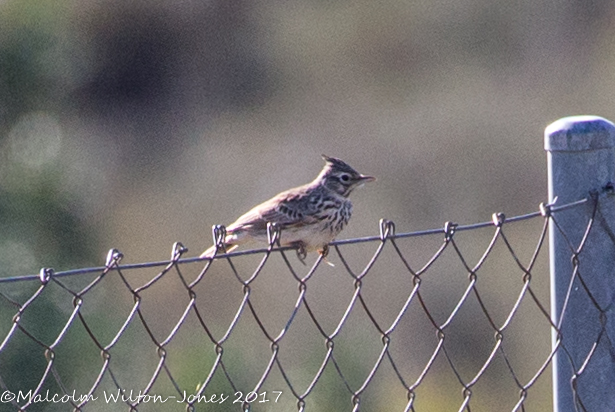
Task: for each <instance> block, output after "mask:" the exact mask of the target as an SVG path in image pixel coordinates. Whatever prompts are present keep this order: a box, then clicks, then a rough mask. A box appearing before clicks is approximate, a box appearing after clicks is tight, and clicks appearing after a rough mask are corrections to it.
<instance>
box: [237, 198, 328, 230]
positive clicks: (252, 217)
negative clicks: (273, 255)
mask: <svg viewBox="0 0 615 412" xmlns="http://www.w3.org/2000/svg"><path fill="white" fill-rule="evenodd" d="M300 189H301V188H296V189H291V190H288V191H286V192H282V193H280V194H278V195H277V196H275V197H273V198H271V199H269V200H268V201H266V202H264V203H261V204H260V205H258V206H256V207H254V208H253V209H251V210H250V211H248V212H247V213H246V214H244V215H242V216H241V217H239V219H237V220H236V221H235V222H233V223H232V224H231V225H229V226H228V228H227V231H229V232H234V231H237V230H242V229H247V228H251V229H254V230H263V231H266V230H267V223H269V222H275V223H277V224H278V225H280V227H281V229H285V228H289V227H299V226H303V225H306V224H311V223H314V222H316V221H317V220H318V218H317V216H316V212H317V211H318V208H316V207H315V205H314V204H313V203H310V195H309V191H305V190H300Z"/></svg>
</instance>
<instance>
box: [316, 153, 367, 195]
mask: <svg viewBox="0 0 615 412" xmlns="http://www.w3.org/2000/svg"><path fill="white" fill-rule="evenodd" d="M322 158H323V159H325V162H326V164H325V167H323V169H322V171H321V172H320V174H319V175H318V177H317V178H316V180H317V181H319V182H320V184H322V185H323V186H325V187H326V188H327V189H329V190H332V191H334V192H335V193H337V194H339V195H341V196H344V197H347V196H348V195H349V194H350V192H352V191H353V190H354V189H355V188H357V187H360V186H363V184H365V183H367V182H372V181H374V180H376V178H375V177H372V176H366V175H362V174H361V173H359V172H357V171H356V170H354V169H353V168H352V167H350V165H349V164H348V163H346V162H344V161H343V160H340V159H337V158H335V157H329V156H325V155H322Z"/></svg>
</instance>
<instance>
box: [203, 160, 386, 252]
mask: <svg viewBox="0 0 615 412" xmlns="http://www.w3.org/2000/svg"><path fill="white" fill-rule="evenodd" d="M322 157H323V159H325V161H326V164H325V167H324V168H323V169H322V171H321V172H320V174H319V175H318V177H316V179H314V181H312V182H311V183H308V184H306V185H303V186H299V187H296V188H294V189H290V190H286V191H284V192H282V193H280V194H278V195H276V196H274V197H273V198H271V199H269V200H267V201H266V202H264V203H261V204H260V205H258V206H256V207H254V208H253V209H252V210H250V211H249V212H248V213H246V214H244V215H243V216H241V217H240V218H239V219H237V220H236V221H235V222H233V223H231V224H230V225H229V226H227V227H226V238H225V239H224V245H223V246H224V247H223V248H221V249H222V250H221V252H222V251H224V250H226V251H227V252H230V251H231V250H233V249H235V248H236V247H237V246H238V245H240V244H243V243H246V242H250V241H260V242H267V223H275V224H276V225H277V226H278V227H279V228H280V229H281V232H280V239H279V240H280V245H281V246H293V247H295V248H297V254H298V256H299V257H300V259H302V260H303V258H304V257H305V256H306V254H307V253H308V252H313V251H318V252H319V253H320V254H321V255H323V256H326V255H327V252H328V244H329V243H330V242H331V241H333V239H335V237H336V236H337V235H338V234H339V233H340V232H341V231H342V229H343V228H344V226H346V224H347V223H348V220H350V215H351V214H352V203H351V202H350V200H348V195H350V192H352V191H353V190H354V189H355V188H357V187H360V186H362V185H363V184H364V183H366V182H371V181H373V180H375V178H373V177H371V176H365V175H362V174H361V173H359V172H357V171H356V170H354V169H353V168H352V167H350V166H349V165H348V164H347V163H345V162H343V161H342V160H340V159H336V158H334V157H328V156H325V155H323V156H322ZM215 253H216V246H215V245H214V246H212V247H210V248H209V249H207V250H206V251H205V252H203V254H202V255H201V257H213V256H214V254H215Z"/></svg>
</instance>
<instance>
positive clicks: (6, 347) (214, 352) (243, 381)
mask: <svg viewBox="0 0 615 412" xmlns="http://www.w3.org/2000/svg"><path fill="white" fill-rule="evenodd" d="M590 201H594V202H595V205H596V206H595V209H594V210H597V208H598V204H599V202H598V200H595V199H594V200H592V199H591V198H588V199H584V200H581V201H578V202H575V203H572V204H568V205H564V206H558V207H555V206H554V205H541V207H540V210H539V211H537V212H534V213H530V214H527V215H522V216H516V217H513V218H506V217H505V216H504V215H503V214H501V213H498V214H494V215H493V219H492V221H489V222H483V223H479V224H473V225H466V226H462V225H457V224H454V223H452V222H447V223H446V224H445V225H444V227H443V228H438V229H433V230H427V231H418V232H408V233H397V232H396V227H395V224H394V223H393V222H392V221H389V220H381V222H380V225H379V234H378V235H377V236H371V237H365V238H357V239H347V240H340V241H336V242H334V243H332V245H331V248H330V249H331V251H330V253H329V256H328V257H327V258H326V261H325V259H324V258H323V257H322V256H317V257H316V256H313V257H308V258H307V260H306V262H302V261H300V260H299V259H297V257H296V256H295V251H294V250H292V249H289V248H280V247H279V246H277V245H276V241H277V239H278V238H279V229H278V228H276V227H270V228H269V229H270V230H269V243H270V244H269V247H268V248H266V249H253V250H246V251H242V252H234V253H228V254H219V255H217V256H216V257H214V258H213V259H199V258H184V257H183V256H184V255H185V254H186V252H187V249H186V248H185V247H184V246H183V245H181V244H180V243H176V244H175V245H173V249H172V254H171V258H170V259H168V260H166V261H161V262H149V263H140V264H123V263H122V260H123V255H122V253H121V252H120V251H118V250H111V251H110V252H109V254H108V256H107V259H106V262H105V265H104V266H103V267H96V268H84V269H77V270H70V271H64V272H54V271H53V270H52V269H47V268H45V269H42V270H41V271H40V273H39V274H38V275H31V276H18V277H11V278H2V279H0V339H1V341H0V388H1V389H2V394H1V396H2V398H1V399H0V401H1V402H2V403H0V409H1V410H7V411H8V410H24V411H26V410H41V409H40V407H41V406H40V405H44V408H45V409H44V410H46V411H47V410H51V411H54V410H58V411H64V410H71V409H74V410H80V411H106V410H118V408H119V407H122V406H124V407H125V408H126V409H127V410H131V411H137V410H138V411H158V410H165V411H166V410H170V411H172V410H188V411H192V410H216V411H217V410H220V411H225V410H228V411H238V410H244V411H248V410H253V411H278V410H279V411H288V410H297V411H304V410H305V411H331V410H336V411H342V410H349V411H350V410H352V411H358V410H366V411H371V410H390V411H396V410H399V411H422V410H427V411H431V410H443V411H444V410H459V411H470V410H472V411H476V410H479V411H480V410H485V411H490V410H511V411H525V410H547V409H549V408H550V407H551V405H552V403H551V402H552V401H551V396H552V395H551V372H550V368H549V365H550V364H551V363H552V359H553V356H554V354H555V352H556V351H560V352H562V351H563V352H564V353H565V352H566V345H565V339H562V338H563V337H562V336H561V333H560V326H561V322H562V319H558V320H555V321H552V320H551V317H550V314H549V303H548V302H549V273H548V264H547V256H546V255H547V251H546V243H547V242H546V241H545V239H546V234H547V232H548V228H549V226H550V225H555V226H556V227H557V230H559V231H560V232H561V233H562V234H563V235H564V236H565V233H566V228H565V227H561V226H560V225H559V223H558V220H557V215H558V212H559V211H561V210H565V209H571V208H576V207H579V206H580V205H582V204H584V203H587V202H590ZM594 218H595V216H592V217H591V218H589V219H588V220H586V221H579V222H577V223H578V224H579V225H585V227H586V228H587V230H586V231H587V232H588V233H589V231H590V230H591V228H592V225H593V222H594ZM223 231H224V228H223V227H216V228H214V241H215V242H217V243H218V244H220V242H221V239H224V236H223V235H222V234H223ZM583 247H584V242H581V244H580V245H573V244H570V253H571V259H573V261H574V262H575V264H574V270H573V272H572V273H571V274H570V279H571V282H570V284H571V287H573V285H577V283H580V284H581V285H582V286H583V287H585V283H584V282H583V276H582V275H581V272H582V271H580V270H579V264H578V262H579V261H578V256H579V255H580V254H581V253H582V251H583ZM310 259H311V260H310ZM327 263H329V264H327ZM333 265H334V266H333ZM586 292H587V295H588V296H589V297H590V300H591V302H592V303H593V304H594V305H596V307H597V309H598V313H599V316H600V317H601V319H602V318H604V317H606V316H607V313H608V310H609V309H608V308H601V307H600V306H599V305H598V304H597V303H596V300H595V299H592V298H591V297H592V291H591V290H589V289H587V288H586ZM603 324H604V322H603ZM553 331H555V333H556V335H557V336H558V339H557V340H556V343H555V345H554V347H553V348H552V347H551V333H552V332H553ZM604 331H605V328H603V329H602V332H601V333H600V334H599V335H598V336H596V342H599V341H601V340H608V342H609V345H610V348H611V349H613V343H612V341H611V340H610V338H609V337H608V334H606V333H604ZM614 352H615V351H614ZM592 353H593V352H592V350H591V349H590V350H589V352H588V354H587V359H586V362H584V364H583V365H573V367H574V371H575V374H574V376H572V377H571V378H572V384H573V385H574V384H575V381H576V380H577V379H578V377H579V376H581V375H582V374H583V373H584V367H585V365H586V364H587V363H588V362H589V360H590V359H591V357H592ZM578 403H579V405H580V408H582V407H583V406H582V399H578ZM581 410H582V409H581Z"/></svg>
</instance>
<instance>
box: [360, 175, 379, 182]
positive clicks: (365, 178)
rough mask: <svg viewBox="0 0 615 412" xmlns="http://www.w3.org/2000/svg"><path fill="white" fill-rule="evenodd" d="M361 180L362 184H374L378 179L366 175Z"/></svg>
mask: <svg viewBox="0 0 615 412" xmlns="http://www.w3.org/2000/svg"><path fill="white" fill-rule="evenodd" d="M360 179H361V183H367V182H373V181H374V180H376V178H375V177H373V176H365V175H361V178H360Z"/></svg>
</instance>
